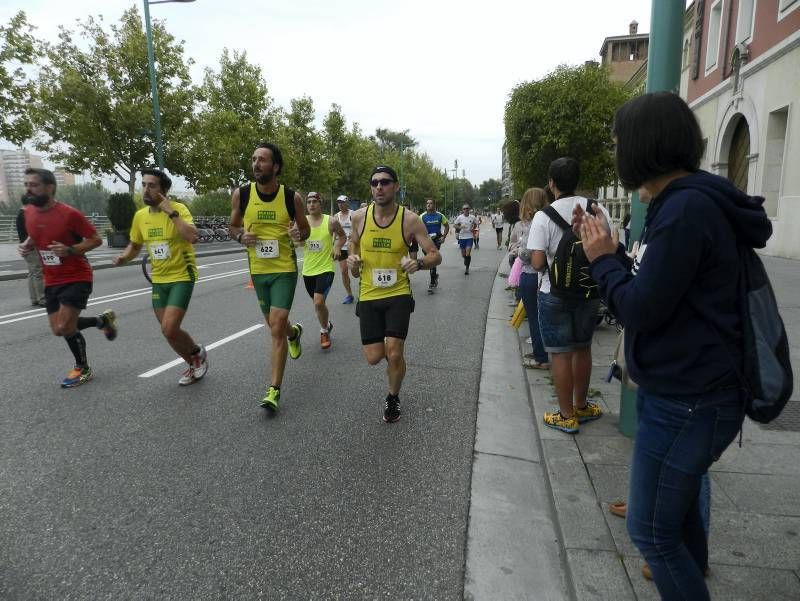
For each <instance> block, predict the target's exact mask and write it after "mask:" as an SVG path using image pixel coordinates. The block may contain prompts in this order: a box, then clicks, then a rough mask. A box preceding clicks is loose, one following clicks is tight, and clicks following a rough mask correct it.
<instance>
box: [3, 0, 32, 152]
mask: <svg viewBox="0 0 800 601" xmlns="http://www.w3.org/2000/svg"><path fill="white" fill-rule="evenodd" d="M32 32H33V27H32V26H31V25H30V24H29V23H28V21H27V18H26V16H25V13H24V12H21V11H20V12H18V13H17V14H16V15H14V16H13V17H11V20H10V21H9V22H8V25H3V26H0V138H5V139H6V140H9V141H10V142H13V143H14V144H22V143H23V142H24V141H25V140H27V139H28V138H30V137H31V135H32V134H33V127H32V124H31V119H30V113H29V111H28V107H29V105H30V103H31V102H32V100H33V93H34V86H33V84H32V83H31V82H30V81H29V80H28V77H27V75H26V74H25V70H24V68H23V67H24V66H25V65H32V64H33V63H34V62H35V61H36V59H37V58H38V57H40V56H41V49H40V45H39V43H38V42H37V41H36V39H35V38H34V37H33V35H32Z"/></svg>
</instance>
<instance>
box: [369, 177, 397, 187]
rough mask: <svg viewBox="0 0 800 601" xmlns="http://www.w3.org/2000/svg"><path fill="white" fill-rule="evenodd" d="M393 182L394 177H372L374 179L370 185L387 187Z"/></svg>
mask: <svg viewBox="0 0 800 601" xmlns="http://www.w3.org/2000/svg"><path fill="white" fill-rule="evenodd" d="M393 183H394V180H393V179H386V178H384V179H372V180H370V181H369V185H370V186H372V187H373V188H377V187H378V186H384V187H386V186H390V185H391V184H393Z"/></svg>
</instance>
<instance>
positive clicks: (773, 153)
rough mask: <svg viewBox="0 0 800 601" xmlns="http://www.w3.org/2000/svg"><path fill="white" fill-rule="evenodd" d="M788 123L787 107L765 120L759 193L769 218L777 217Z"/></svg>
mask: <svg viewBox="0 0 800 601" xmlns="http://www.w3.org/2000/svg"><path fill="white" fill-rule="evenodd" d="M788 123H789V107H783V108H781V109H778V110H777V111H772V112H771V113H770V114H769V119H768V120H767V147H766V148H765V152H764V154H765V158H764V177H763V179H762V181H763V182H764V184H763V189H762V191H761V193H762V195H763V196H764V210H765V211H766V212H767V215H769V216H770V217H776V216H777V215H778V200H779V199H780V196H781V180H782V179H783V153H784V150H785V148H786V128H787V125H788Z"/></svg>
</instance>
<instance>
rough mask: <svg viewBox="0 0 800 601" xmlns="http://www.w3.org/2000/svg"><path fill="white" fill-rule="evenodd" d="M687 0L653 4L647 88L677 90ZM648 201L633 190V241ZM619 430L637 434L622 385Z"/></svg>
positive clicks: (631, 400) (631, 399) (630, 399)
mask: <svg viewBox="0 0 800 601" xmlns="http://www.w3.org/2000/svg"><path fill="white" fill-rule="evenodd" d="M685 10H686V2H685V1H684V0H653V1H652V3H651V8H650V43H649V46H648V51H647V91H648V92H660V91H664V90H666V91H671V92H675V93H677V92H678V89H679V88H680V82H681V46H682V44H683V16H684V12H685ZM646 212H647V205H645V204H644V203H642V202H640V201H639V192H638V190H637V191H633V192H632V193H631V223H630V228H631V243H633V241H635V240H639V239H640V238H641V235H642V228H643V227H644V217H645V214H646ZM621 390H622V392H621V395H620V396H621V398H620V409H619V430H620V432H622V433H623V434H624V435H625V436H630V437H633V436H634V435H635V434H636V425H637V423H638V419H637V416H636V393H635V392H634V391H633V390H630V389H629V388H627V387H626V386H624V385H622V386H621Z"/></svg>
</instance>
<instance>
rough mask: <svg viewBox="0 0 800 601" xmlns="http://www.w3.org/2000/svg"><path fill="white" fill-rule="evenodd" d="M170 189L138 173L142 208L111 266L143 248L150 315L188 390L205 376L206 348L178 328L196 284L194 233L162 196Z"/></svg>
mask: <svg viewBox="0 0 800 601" xmlns="http://www.w3.org/2000/svg"><path fill="white" fill-rule="evenodd" d="M171 186H172V180H171V179H170V178H169V176H168V175H167V174H166V173H164V172H163V171H161V170H160V169H142V198H143V199H144V203H145V204H146V205H147V206H146V207H144V208H143V209H140V210H139V211H137V212H136V215H134V217H133V224H132V225H131V232H130V244H128V247H127V248H126V249H125V250H124V251H123V252H122V253H121V254H119V255H117V256H116V257H114V258H113V259H111V261H112V262H113V263H114V265H124V264H125V263H127V262H128V261H130V260H132V259H134V258H136V257H137V256H139V251H141V249H142V246H144V245H145V244H146V245H147V253H148V256H149V257H150V261H151V264H152V266H153V276H152V280H153V290H152V304H153V312H154V313H155V316H156V319H157V320H158V323H159V325H160V326H161V333H162V334H163V335H164V338H166V339H167V343H168V344H169V345H170V347H172V350H174V351H175V352H176V353H178V355H180V356H181V357H183V359H184V361H186V363H187V364H188V365H187V367H186V369H184V371H183V372H182V373H181V377H180V378H179V379H178V384H180V385H181V386H189V385H190V384H194V383H195V382H197V381H198V380H202V379H203V377H204V376H205V375H206V373H207V372H208V360H207V353H206V349H205V348H204V347H203V346H202V345H199V344H197V343H196V342H195V341H194V339H193V338H192V337H191V335H189V333H188V332H187V331H185V330H184V329H183V328H182V324H183V318H184V317H185V316H186V311H187V309H188V308H189V300H190V299H191V298H192V291H193V290H194V282H195V280H196V279H197V262H196V260H195V256H194V247H193V246H192V244H193V243H194V242H195V241H196V240H197V228H195V226H194V221H193V220H192V214H191V213H190V212H189V209H187V208H186V207H185V206H184V205H182V204H181V203H179V202H176V203H172V202H170V201H169V200H167V198H166V197H165V196H164V195H165V194H166V193H167V192H169V189H170V187H171Z"/></svg>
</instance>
